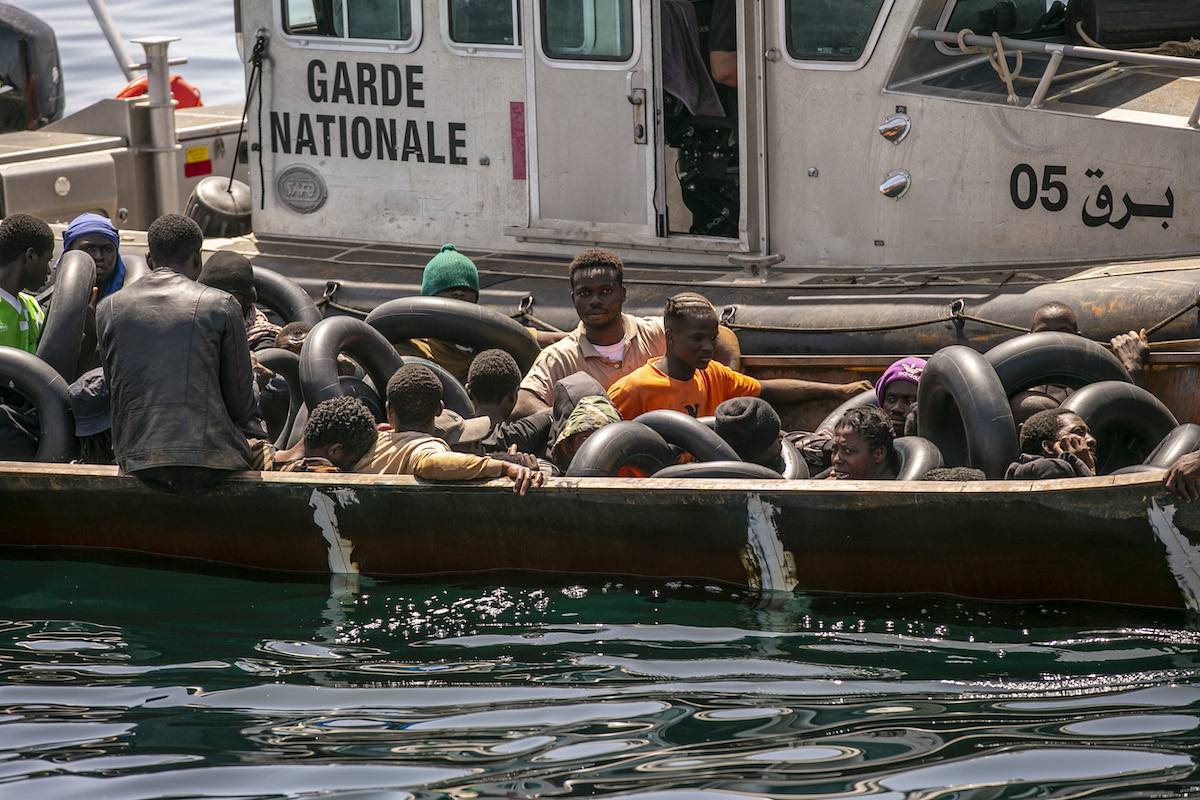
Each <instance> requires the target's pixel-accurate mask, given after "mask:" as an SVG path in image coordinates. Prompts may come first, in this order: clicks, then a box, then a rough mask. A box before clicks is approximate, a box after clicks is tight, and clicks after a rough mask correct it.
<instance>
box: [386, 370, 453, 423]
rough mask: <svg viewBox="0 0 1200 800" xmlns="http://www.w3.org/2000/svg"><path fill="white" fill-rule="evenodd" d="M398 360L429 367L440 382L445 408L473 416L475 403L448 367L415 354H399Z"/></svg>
mask: <svg viewBox="0 0 1200 800" xmlns="http://www.w3.org/2000/svg"><path fill="white" fill-rule="evenodd" d="M400 361H401V362H403V363H404V364H420V365H421V366H424V367H429V368H430V369H431V370H433V372H434V374H435V375H437V376H438V380H440V381H441V382H442V403H444V404H445V406H446V408H448V409H450V410H451V411H453V412H455V413H456V414H458V415H459V416H460V417H462V418H463V419H470V418H471V417H473V416H475V403H473V402H472V401H471V396H470V395H469V394H467V390H466V388H465V387H464V386H463V385H462V384H461V383H459V381H458V378H456V377H454V375H452V374H451V373H450V371H449V370H448V369H446V368H445V367H443V366H442V365H441V364H435V363H434V362H432V361H430V360H429V359H427V358H418V357H417V356H400ZM383 389H384V392H386V391H387V384H384V387H383Z"/></svg>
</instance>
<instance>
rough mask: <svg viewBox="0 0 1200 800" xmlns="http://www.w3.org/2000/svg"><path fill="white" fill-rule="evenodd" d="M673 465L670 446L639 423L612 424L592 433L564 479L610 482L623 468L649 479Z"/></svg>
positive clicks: (673, 460)
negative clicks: (644, 474) (634, 469)
mask: <svg viewBox="0 0 1200 800" xmlns="http://www.w3.org/2000/svg"><path fill="white" fill-rule="evenodd" d="M674 462H675V459H674V458H672V456H671V446H670V445H668V444H667V443H666V441H665V440H664V439H663V438H662V437H661V436H659V435H658V434H657V433H655V432H654V431H652V430H650V429H649V428H647V427H646V426H645V425H642V424H641V423H639V422H613V423H611V424H609V425H605V426H604V427H602V428H600V429H599V430H598V431H596V432H595V433H593V434H592V435H591V436H589V437H588V438H587V441H586V442H584V443H583V446H582V447H580V448H579V452H577V453H576V454H575V458H573V459H572V460H571V465H570V467H568V468H567V477H568V478H611V477H613V476H615V475H616V474H617V472H618V471H619V470H620V469H621V467H624V466H634V467H637V468H638V469H640V470H641V471H643V472H645V473H646V474H647V475H653V474H655V473H656V472H658V471H659V470H661V469H663V468H664V467H667V466H670V465H671V464H673V463H674Z"/></svg>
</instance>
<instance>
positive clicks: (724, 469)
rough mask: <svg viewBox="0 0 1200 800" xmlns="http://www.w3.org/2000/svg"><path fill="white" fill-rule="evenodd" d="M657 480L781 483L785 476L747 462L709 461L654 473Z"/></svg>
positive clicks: (668, 468) (680, 465)
mask: <svg viewBox="0 0 1200 800" xmlns="http://www.w3.org/2000/svg"><path fill="white" fill-rule="evenodd" d="M653 477H655V478H685V479H686V478H734V479H738V480H759V481H781V480H783V476H782V475H780V474H779V473H778V472H776V471H775V470H773V469H771V468H769V467H763V466H760V465H758V464H751V463H749V462H746V461H708V462H704V463H698V464H676V465H675V466H673V467H667V468H666V469H662V470H659V471H658V472H656V473H654V475H653Z"/></svg>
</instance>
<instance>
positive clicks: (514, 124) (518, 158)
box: [508, 101, 525, 181]
mask: <svg viewBox="0 0 1200 800" xmlns="http://www.w3.org/2000/svg"><path fill="white" fill-rule="evenodd" d="M508 128H509V134H510V137H511V139H512V167H513V173H512V175H513V180H514V181H523V180H525V104H524V103H522V102H520V101H513V102H511V103H509V104H508Z"/></svg>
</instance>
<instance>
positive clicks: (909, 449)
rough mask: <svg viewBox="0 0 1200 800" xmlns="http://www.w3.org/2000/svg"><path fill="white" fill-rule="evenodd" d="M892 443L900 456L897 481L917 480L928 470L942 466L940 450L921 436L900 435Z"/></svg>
mask: <svg viewBox="0 0 1200 800" xmlns="http://www.w3.org/2000/svg"><path fill="white" fill-rule="evenodd" d="M894 445H895V447H896V455H897V456H898V457H899V458H900V469H899V471H897V473H896V480H898V481H919V480H921V478H923V477H925V473H926V472H929V470H931V469H938V468H940V467H941V466H942V451H941V450H938V448H937V445H935V444H934V443H933V442H931V441H929V440H928V439H926V438H924V437H922V436H901V437H900V438H899V439H897V440H896V441H895V442H894Z"/></svg>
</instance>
